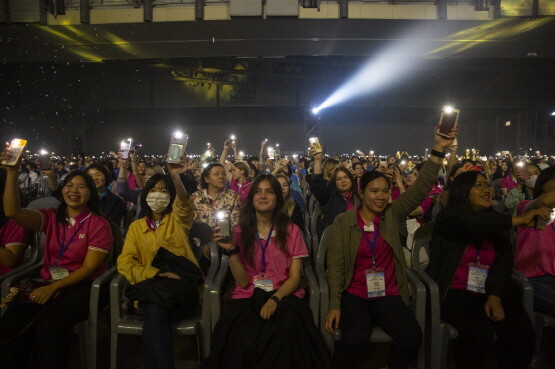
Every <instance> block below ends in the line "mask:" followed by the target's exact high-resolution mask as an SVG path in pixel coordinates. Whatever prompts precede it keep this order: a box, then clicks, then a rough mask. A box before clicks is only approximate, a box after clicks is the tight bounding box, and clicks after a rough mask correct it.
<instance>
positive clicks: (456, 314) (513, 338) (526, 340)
mask: <svg viewBox="0 0 555 369" xmlns="http://www.w3.org/2000/svg"><path fill="white" fill-rule="evenodd" d="M487 297H488V296H487V295H485V294H476V293H472V292H470V291H466V290H454V289H452V290H449V292H447V296H446V297H445V300H444V301H443V304H442V306H441V313H442V317H443V320H445V321H446V322H448V323H449V324H451V325H453V326H454V327H455V328H457V331H458V332H459V337H458V338H457V339H456V340H455V361H456V364H457V368H458V369H463V368H469V369H470V368H472V369H480V368H483V367H484V366H485V363H486V362H487V357H488V355H489V354H490V353H491V350H492V348H493V334H494V333H495V334H496V335H497V338H498V344H497V362H498V364H497V365H498V367H499V368H502V369H520V368H522V369H524V368H527V367H528V365H529V364H530V362H531V361H532V356H533V354H534V346H535V342H536V339H535V336H534V327H533V326H532V323H531V321H530V318H529V317H528V314H526V311H525V310H524V308H523V307H522V304H521V303H520V302H519V301H518V300H517V299H516V298H514V297H507V298H505V299H504V300H503V301H502V304H503V309H504V310H505V319H503V320H502V321H500V322H494V321H493V320H490V319H489V318H488V317H487V316H486V313H485V310H484V305H485V303H486V300H487Z"/></svg>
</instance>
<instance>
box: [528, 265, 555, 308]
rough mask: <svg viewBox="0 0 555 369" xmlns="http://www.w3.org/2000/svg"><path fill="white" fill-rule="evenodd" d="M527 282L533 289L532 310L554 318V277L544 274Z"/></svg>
mask: <svg viewBox="0 0 555 369" xmlns="http://www.w3.org/2000/svg"><path fill="white" fill-rule="evenodd" d="M528 281H529V282H530V283H531V284H532V287H534V310H536V311H539V312H542V313H545V314H548V315H551V316H552V317H555V276H553V275H549V274H546V275H542V276H539V277H532V278H528Z"/></svg>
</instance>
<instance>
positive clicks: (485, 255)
mask: <svg viewBox="0 0 555 369" xmlns="http://www.w3.org/2000/svg"><path fill="white" fill-rule="evenodd" d="M478 255H480V264H482V265H487V266H491V265H492V264H493V261H494V260H495V248H494V245H493V243H491V242H489V241H484V242H482V243H481V247H480V250H479V251H478V250H477V249H476V246H475V245H473V244H468V245H466V250H465V251H464V255H463V257H462V259H461V262H460V263H459V266H458V268H457V271H456V272H455V277H454V278H453V282H451V287H450V288H453V289H455V290H466V288H467V285H468V270H469V269H470V265H469V264H470V263H477V261H478Z"/></svg>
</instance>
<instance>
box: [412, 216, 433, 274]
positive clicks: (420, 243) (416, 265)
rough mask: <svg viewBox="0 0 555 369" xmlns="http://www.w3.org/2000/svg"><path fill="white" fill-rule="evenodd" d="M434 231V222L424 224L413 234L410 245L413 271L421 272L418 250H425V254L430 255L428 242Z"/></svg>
mask: <svg viewBox="0 0 555 369" xmlns="http://www.w3.org/2000/svg"><path fill="white" fill-rule="evenodd" d="M433 231H434V222H430V223H426V224H423V225H422V226H420V227H419V228H418V229H417V230H416V232H415V233H414V240H413V243H412V254H411V263H412V268H413V269H415V270H422V269H421V267H420V259H419V258H420V250H421V249H422V248H425V249H426V251H427V254H428V255H430V240H431V239H432V233H433Z"/></svg>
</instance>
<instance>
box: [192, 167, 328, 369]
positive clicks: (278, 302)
mask: <svg viewBox="0 0 555 369" xmlns="http://www.w3.org/2000/svg"><path fill="white" fill-rule="evenodd" d="M283 205H284V203H283V197H282V189H281V186H280V183H279V182H278V180H277V179H276V178H275V177H274V176H273V175H271V174H261V175H259V176H258V177H257V178H256V179H255V180H254V182H253V184H252V187H251V190H250V192H249V196H248V198H247V203H246V204H245V206H244V207H243V208H242V209H241V216H240V222H239V226H238V227H236V228H235V229H234V231H233V236H232V238H231V240H229V239H227V240H224V239H223V238H222V234H221V233H216V234H215V240H216V241H217V242H218V246H220V247H221V248H222V249H223V250H224V253H225V254H226V255H228V256H229V266H230V270H231V274H232V276H233V278H234V279H235V282H236V284H235V288H234V289H233V291H232V292H231V300H229V301H227V302H224V306H223V309H222V315H221V317H220V319H219V321H218V322H217V323H216V327H215V328H214V334H213V337H214V339H213V342H212V345H211V353H210V356H209V357H208V358H207V360H206V362H205V363H204V364H203V365H202V366H201V368H214V369H231V368H237V369H254V368H270V369H271V368H275V369H296V368H303V369H327V368H330V367H331V363H330V358H329V354H328V353H327V350H326V348H325V345H324V342H323V340H322V337H321V335H320V334H319V332H318V330H317V328H316V326H315V325H314V320H313V318H312V312H311V311H310V308H309V306H308V304H307V303H306V302H305V301H303V300H302V298H303V297H304V294H305V291H304V290H303V289H301V288H299V283H300V280H301V274H302V258H304V257H307V256H308V250H307V247H306V244H305V242H304V238H303V234H302V232H301V230H300V229H299V228H298V227H297V226H296V225H294V224H292V223H291V222H290V221H289V217H288V216H287V215H286V214H285V213H284V212H283Z"/></svg>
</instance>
